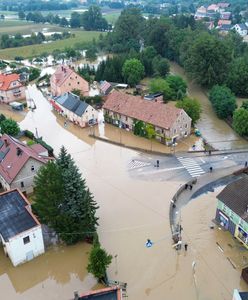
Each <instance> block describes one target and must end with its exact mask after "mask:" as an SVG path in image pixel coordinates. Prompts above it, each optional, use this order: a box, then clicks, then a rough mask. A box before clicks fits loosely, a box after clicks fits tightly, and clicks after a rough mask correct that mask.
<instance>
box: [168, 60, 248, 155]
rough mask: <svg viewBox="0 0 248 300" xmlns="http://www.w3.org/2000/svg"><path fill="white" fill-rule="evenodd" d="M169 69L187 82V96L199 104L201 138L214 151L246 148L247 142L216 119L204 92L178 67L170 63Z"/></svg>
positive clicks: (224, 123) (198, 125)
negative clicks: (204, 139)
mask: <svg viewBox="0 0 248 300" xmlns="http://www.w3.org/2000/svg"><path fill="white" fill-rule="evenodd" d="M170 67H171V72H172V73H173V74H178V75H180V76H182V77H183V78H184V79H185V80H186V81H187V84H188V92H189V96H190V97H192V98H195V99H197V100H199V102H200V103H201V106H202V113H201V119H200V120H199V121H198V123H197V128H198V129H199V130H200V131H201V133H202V135H203V137H204V138H206V140H207V141H208V142H209V143H210V144H211V145H212V146H213V147H214V148H216V149H221V150H224V149H241V148H247V146H248V142H247V141H246V140H244V139H243V138H241V137H240V136H239V135H238V134H236V133H235V132H234V131H233V129H232V128H231V127H230V126H229V125H227V123H226V122H224V121H223V120H220V119H219V118H217V116H216V114H215V112H214V111H213V108H212V106H211V103H210V101H209V100H208V97H207V95H206V93H205V91H204V90H203V89H202V88H201V87H200V86H199V85H197V84H195V83H193V82H192V81H190V80H189V79H188V78H187V76H186V75H185V73H184V70H183V68H181V67H180V66H179V65H177V64H175V63H170Z"/></svg>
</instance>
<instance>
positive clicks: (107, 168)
mask: <svg viewBox="0 0 248 300" xmlns="http://www.w3.org/2000/svg"><path fill="white" fill-rule="evenodd" d="M29 94H30V97H32V98H33V99H35V104H36V106H37V109H36V110H35V111H34V112H31V111H29V112H28V113H27V115H26V117H25V119H24V120H23V121H22V122H20V126H21V128H22V129H26V128H28V129H29V130H31V131H33V132H35V131H36V129H37V131H38V135H39V136H42V137H43V138H44V140H45V141H46V142H47V143H48V144H50V145H51V146H52V147H53V148H54V150H55V153H56V154H57V153H58V152H59V149H60V147H61V146H62V145H64V146H65V147H66V148H67V149H68V151H69V152H70V153H71V155H72V156H73V158H74V159H75V161H76V164H77V165H78V167H79V168H80V170H81V172H82V175H83V177H85V178H86V181H87V184H88V186H89V188H90V190H91V191H92V193H93V194H94V196H95V200H96V201H97V203H98V204H99V206H100V209H99V210H98V215H99V217H100V222H99V223H100V226H99V228H98V233H99V237H100V241H101V243H102V245H103V247H104V248H106V250H107V251H108V252H109V253H111V254H112V255H113V257H114V258H113V261H112V263H111V265H110V267H109V269H108V275H109V279H111V280H119V281H122V282H127V294H128V299H130V300H144V299H151V300H160V299H165V300H171V299H182V298H183V299H185V300H197V299H204V300H205V299H206V300H207V299H211V300H213V299H214V300H230V299H231V295H232V291H233V289H234V288H241V289H242V288H245V286H244V283H243V282H242V281H240V272H239V271H238V270H234V269H233V267H232V266H231V264H230V263H229V262H228V261H227V259H226V258H225V255H223V253H220V252H219V250H218V249H217V248H216V241H217V240H220V239H222V234H223V233H222V232H219V231H217V230H216V231H215V230H214V231H211V230H210V229H209V224H210V223H211V220H212V219H213V218H214V216H215V209H214V208H215V198H214V197H213V196H211V197H208V196H206V197H205V198H203V200H201V199H200V200H199V201H198V200H195V201H192V202H191V203H190V204H189V205H188V206H186V207H185V208H184V210H183V212H182V225H183V227H184V231H183V235H184V237H183V238H184V241H187V242H188V243H189V250H188V252H187V253H185V252H184V251H181V252H176V251H175V250H174V249H173V248H172V242H171V232H170V226H169V204H170V200H171V199H172V196H173V195H174V193H175V192H176V190H177V189H178V188H179V186H180V184H182V182H179V181H164V180H162V179H161V180H160V179H159V178H158V179H157V180H156V181H152V180H151V181H148V180H146V181H143V180H141V179H134V178H131V177H130V175H129V173H128V170H127V165H128V163H129V162H130V161H131V160H132V159H133V157H138V156H139V153H138V152H136V151H133V150H129V149H126V148H121V147H118V146H114V145H111V144H108V143H105V142H101V141H96V140H94V139H92V138H89V137H88V136H87V133H88V130H89V129H84V130H83V129H80V128H79V127H76V126H73V125H71V124H70V125H69V126H68V128H66V129H65V128H64V127H63V119H62V118H61V117H58V116H56V115H55V114H54V113H53V112H52V111H51V106H50V104H49V103H48V102H47V100H46V99H45V98H44V97H43V96H42V94H41V92H39V91H38V90H37V89H36V87H34V86H32V87H29ZM100 132H101V134H105V133H103V132H102V131H101V129H100ZM151 176H152V175H151ZM192 212H193V213H192ZM218 234H219V235H218ZM147 238H150V239H151V240H152V241H153V242H154V245H153V247H151V248H146V247H145V242H146V239H147ZM224 241H225V242H226V239H225V238H224ZM88 251H89V245H86V244H78V245H75V246H72V247H58V248H56V249H51V250H48V251H47V252H46V254H45V255H42V256H40V257H38V258H36V259H35V260H33V261H32V262H29V263H27V264H25V265H23V266H20V267H17V268H14V267H12V265H11V264H10V262H9V260H8V259H7V258H5V257H3V254H2V252H0V288H1V294H2V295H4V296H8V299H9V300H12V299H13V300H24V299H25V300H33V299H42V300H43V299H44V300H54V299H65V300H66V299H70V298H72V296H73V292H74V291H75V290H77V291H79V292H83V291H85V290H87V289H90V288H91V287H93V286H94V285H95V280H93V278H92V276H91V275H89V274H86V271H85V267H86V261H87V257H88V254H87V253H88ZM193 261H196V264H197V267H196V282H195V280H194V277H193V273H192V262H193ZM217 262H218V263H217ZM209 287H211V288H209Z"/></svg>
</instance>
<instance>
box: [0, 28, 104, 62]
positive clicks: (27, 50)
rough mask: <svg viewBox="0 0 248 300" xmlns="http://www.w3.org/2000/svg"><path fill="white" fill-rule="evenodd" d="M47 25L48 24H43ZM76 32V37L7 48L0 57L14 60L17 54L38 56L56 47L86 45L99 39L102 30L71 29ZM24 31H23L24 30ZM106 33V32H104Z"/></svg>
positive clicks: (26, 56) (1, 52)
mask: <svg viewBox="0 0 248 300" xmlns="http://www.w3.org/2000/svg"><path fill="white" fill-rule="evenodd" d="M43 26H44V27H47V25H43ZM58 28H59V30H60V31H61V29H62V28H61V27H57V30H58ZM71 32H72V33H74V34H75V37H74V38H73V37H72V38H69V39H65V40H59V41H55V42H52V43H48V44H39V45H30V46H23V47H17V48H7V49H2V50H0V59H6V60H13V59H14V58H15V57H16V56H22V57H24V58H29V57H36V56H39V55H40V54H41V53H43V52H48V53H52V52H53V50H55V49H64V48H65V47H74V46H75V45H76V44H82V45H84V44H85V45H86V44H87V43H89V42H91V41H92V40H93V38H95V39H97V38H98V37H99V35H100V34H101V32H99V31H97V32H96V31H83V30H81V31H79V30H77V31H71ZM22 33H23V31H22ZM103 34H104V33H103Z"/></svg>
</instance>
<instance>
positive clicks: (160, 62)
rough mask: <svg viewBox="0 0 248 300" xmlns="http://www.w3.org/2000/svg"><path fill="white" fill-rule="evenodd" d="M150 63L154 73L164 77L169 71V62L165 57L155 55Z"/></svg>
mask: <svg viewBox="0 0 248 300" xmlns="http://www.w3.org/2000/svg"><path fill="white" fill-rule="evenodd" d="M152 65H153V71H154V75H158V76H161V77H166V76H167V75H168V74H169V73H170V64H169V62H168V60H167V59H166V58H162V57H161V56H156V57H155V58H154V59H153V61H152Z"/></svg>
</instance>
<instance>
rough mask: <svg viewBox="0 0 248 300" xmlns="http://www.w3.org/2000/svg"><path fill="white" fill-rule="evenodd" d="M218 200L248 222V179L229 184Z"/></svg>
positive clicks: (218, 196)
mask: <svg viewBox="0 0 248 300" xmlns="http://www.w3.org/2000/svg"><path fill="white" fill-rule="evenodd" d="M217 199H219V200H220V201H221V202H223V203H224V204H225V205H226V206H228V207H229V208H230V209H231V210H232V211H233V212H235V213H236V214H237V215H238V216H240V217H241V218H242V219H243V220H245V221H246V222H248V213H247V205H248V177H244V178H241V179H238V180H236V181H234V182H232V183H230V184H228V185H227V186H226V187H225V188H224V189H223V190H222V191H221V192H220V193H219V194H218V195H217Z"/></svg>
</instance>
